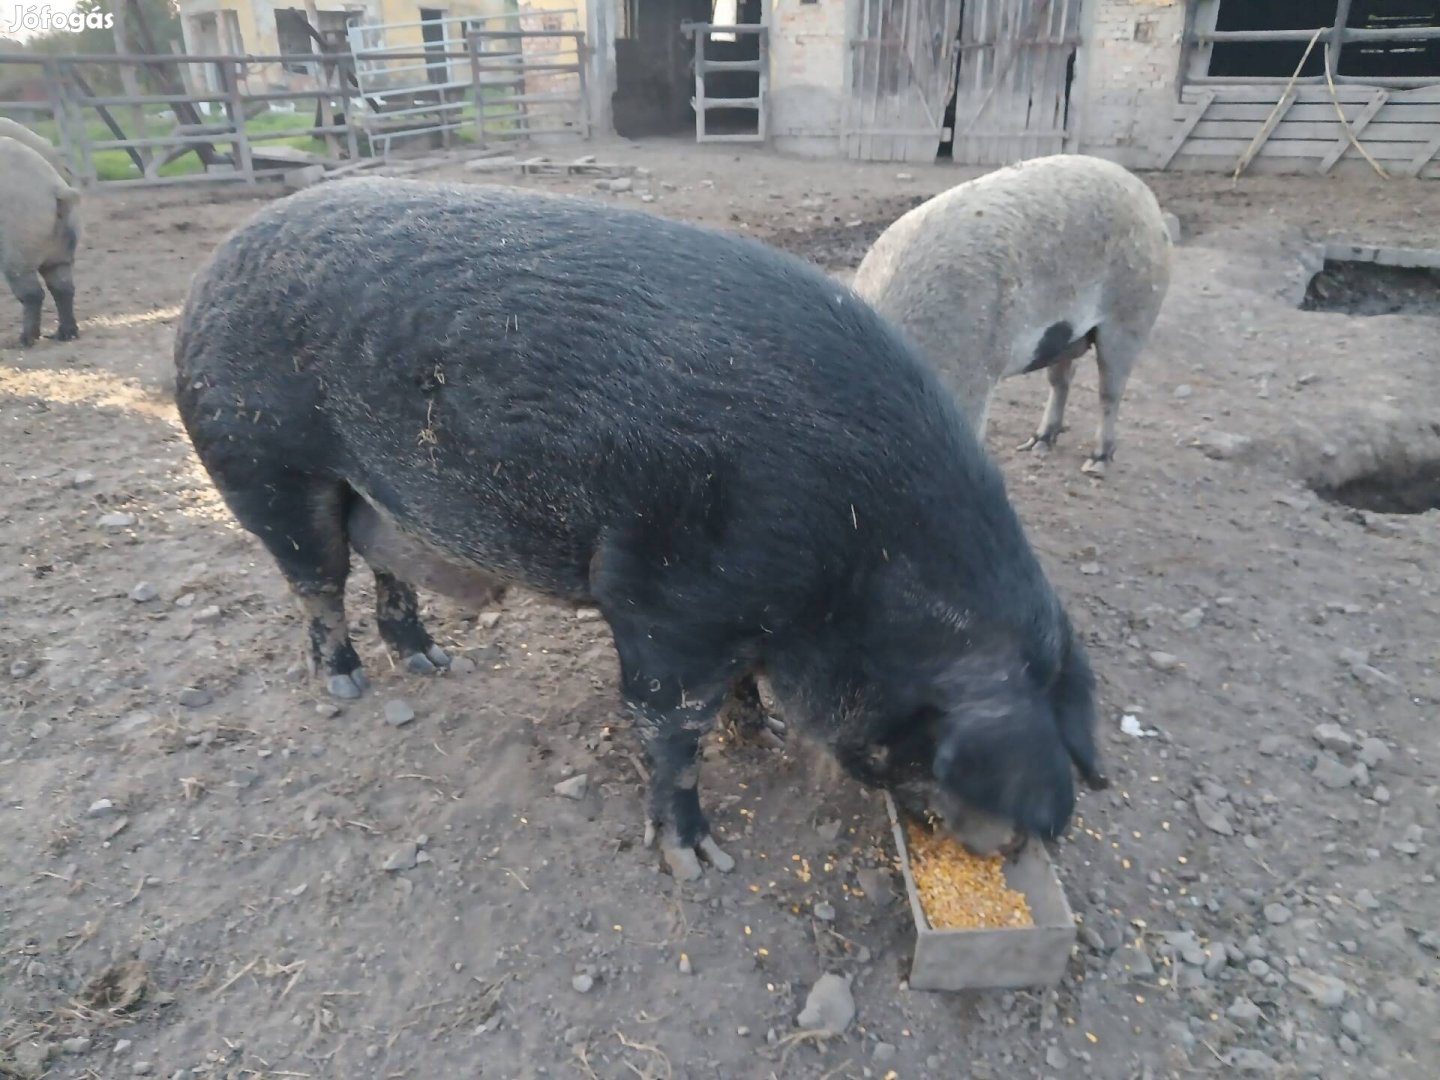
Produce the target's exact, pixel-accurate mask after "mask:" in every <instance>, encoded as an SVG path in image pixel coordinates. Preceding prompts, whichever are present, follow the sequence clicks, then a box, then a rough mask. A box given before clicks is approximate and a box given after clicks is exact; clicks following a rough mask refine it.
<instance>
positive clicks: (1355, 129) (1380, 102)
mask: <svg viewBox="0 0 1440 1080" xmlns="http://www.w3.org/2000/svg"><path fill="white" fill-rule="evenodd" d="M1389 97H1390V92H1389V91H1388V90H1376V91H1375V96H1374V98H1372V99H1371V101H1370V104H1369V105H1367V106H1365V111H1364V112H1362V113H1361V114H1360V115H1359V116H1357V117H1355V119H1353V120H1350V118H1349V117H1346V119H1347V120H1349V122H1350V131H1349V133H1346V132H1344V131H1342V132H1341V133H1340V137H1339V138H1338V139H1336V140H1335V147H1334V149H1332V150H1331V151H1330V153H1328V154H1326V155H1325V156H1324V157H1323V158H1321V159H1320V167H1319V169H1318V170H1317V171H1318V172H1321V173H1328V172H1329V171H1330V169H1331V168H1332V167H1333V166H1334V165H1335V163H1336V162H1337V161H1339V160H1340V159H1341V158H1342V157H1344V156H1345V151H1346V150H1349V149H1350V147H1351V145H1352V143H1351V139H1352V136H1353V138H1354V139H1359V138H1360V133H1361V132H1362V131H1364V130H1365V128H1366V127H1367V126H1368V125H1369V123H1370V121H1371V120H1374V119H1375V117H1376V116H1377V115H1378V114H1379V112H1380V110H1381V109H1382V108H1384V107H1385V102H1386V100H1388V99H1389ZM1336 123H1337V124H1339V121H1338V120H1337V121H1336ZM1395 126H1399V125H1395ZM1405 126H1406V127H1409V126H1410V125H1405ZM1386 134H1388V135H1389V136H1390V138H1392V139H1393V138H1398V137H1399V134H1400V133H1399V132H1398V131H1394V130H1392V131H1389V132H1386Z"/></svg>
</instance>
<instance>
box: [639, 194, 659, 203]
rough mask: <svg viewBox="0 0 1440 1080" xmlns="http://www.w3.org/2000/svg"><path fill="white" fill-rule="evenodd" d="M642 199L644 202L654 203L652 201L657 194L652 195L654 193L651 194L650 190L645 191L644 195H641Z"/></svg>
mask: <svg viewBox="0 0 1440 1080" xmlns="http://www.w3.org/2000/svg"><path fill="white" fill-rule="evenodd" d="M640 201H641V202H643V203H652V202H654V201H655V196H654V195H652V194H650V192H648V191H647V192H645V194H644V195H641V196H640Z"/></svg>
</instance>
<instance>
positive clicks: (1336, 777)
mask: <svg viewBox="0 0 1440 1080" xmlns="http://www.w3.org/2000/svg"><path fill="white" fill-rule="evenodd" d="M1311 775H1312V776H1314V777H1315V779H1316V781H1317V782H1318V783H1319V784H1320V785H1321V786H1322V787H1327V788H1330V789H1331V790H1337V791H1338V790H1339V789H1340V788H1347V787H1349V786H1350V785H1351V784H1353V783H1354V782H1355V771H1354V770H1353V769H1349V768H1346V767H1345V766H1344V765H1342V764H1341V763H1340V759H1339V758H1337V757H1335V756H1334V755H1333V754H1320V755H1319V756H1317V757H1316V759H1315V768H1314V769H1313V770H1312V772H1311Z"/></svg>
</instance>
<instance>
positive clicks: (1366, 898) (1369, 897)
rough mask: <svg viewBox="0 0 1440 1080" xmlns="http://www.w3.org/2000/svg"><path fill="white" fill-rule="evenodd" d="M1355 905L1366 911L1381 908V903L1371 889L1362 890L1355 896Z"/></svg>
mask: <svg viewBox="0 0 1440 1080" xmlns="http://www.w3.org/2000/svg"><path fill="white" fill-rule="evenodd" d="M1355 903H1356V904H1358V905H1359V906H1360V907H1362V908H1364V909H1365V910H1366V911H1375V910H1376V909H1377V908H1379V907H1380V901H1379V900H1376V899H1375V894H1374V893H1373V892H1371V891H1370V890H1369V889H1361V890H1360V891H1359V892H1357V893H1356V894H1355Z"/></svg>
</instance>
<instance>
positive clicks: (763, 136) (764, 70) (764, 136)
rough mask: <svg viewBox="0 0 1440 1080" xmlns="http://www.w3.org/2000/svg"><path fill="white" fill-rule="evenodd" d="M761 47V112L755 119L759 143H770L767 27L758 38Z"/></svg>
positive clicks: (759, 90)
mask: <svg viewBox="0 0 1440 1080" xmlns="http://www.w3.org/2000/svg"><path fill="white" fill-rule="evenodd" d="M758 42H759V47H760V57H759V59H760V80H759V81H760V85H759V88H758V90H757V93H758V94H759V97H760V112H759V115H758V116H757V117H756V118H755V129H756V130H755V138H756V141H758V142H762V143H763V142H768V141H769V130H770V129H769V125H768V119H769V116H770V108H769V104H770V101H769V99H770V28H769V27H768V26H767V27H766V28H765V29H764V30H762V31H761V33H760V36H759V38H758Z"/></svg>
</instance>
